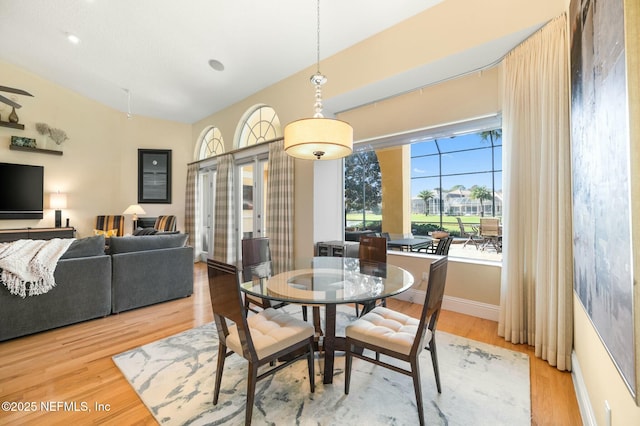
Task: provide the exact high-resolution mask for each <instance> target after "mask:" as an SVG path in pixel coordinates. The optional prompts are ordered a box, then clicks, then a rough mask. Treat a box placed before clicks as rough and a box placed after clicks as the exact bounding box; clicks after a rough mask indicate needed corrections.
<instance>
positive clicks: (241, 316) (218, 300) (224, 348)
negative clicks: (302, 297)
mask: <svg viewBox="0 0 640 426" xmlns="http://www.w3.org/2000/svg"><path fill="white" fill-rule="evenodd" d="M207 270H208V275H209V294H210V297H211V308H212V310H213V318H214V321H215V324H216V328H217V330H218V339H219V344H218V362H217V368H216V378H215V389H214V393H213V405H216V404H217V403H218V397H219V395H220V385H221V383H222V371H223V369H224V363H225V359H226V358H227V357H228V356H230V355H232V354H233V353H236V354H238V355H240V356H242V357H243V358H245V359H246V360H247V361H248V362H249V366H248V378H247V406H246V410H245V425H250V424H251V416H252V413H253V405H254V398H255V389H256V382H257V381H258V380H260V379H262V378H264V377H267V376H268V375H271V374H273V373H275V372H277V371H279V370H281V369H282V368H284V367H286V366H288V365H290V364H291V363H293V362H295V361H297V360H298V359H301V358H303V357H306V358H307V364H308V372H309V382H310V385H311V392H312V393H313V392H315V382H314V349H313V346H314V328H313V326H312V325H311V324H308V323H306V322H304V321H302V320H299V319H297V318H294V317H292V316H290V315H288V314H286V313H284V312H283V311H282V310H275V309H272V308H267V309H265V310H263V311H260V312H259V313H258V314H256V315H251V316H249V317H247V311H246V310H245V309H244V305H243V302H242V297H241V296H240V286H239V285H240V274H239V272H238V270H237V268H236V267H235V266H233V265H228V264H226V263H223V262H219V261H216V260H213V259H209V260H207ZM286 355H289V357H288V360H287V361H286V362H284V363H282V364H280V365H277V366H275V367H273V368H269V369H268V370H267V371H264V372H261V374H260V375H258V368H259V367H261V366H263V365H266V364H271V365H275V362H276V360H277V359H279V358H282V357H283V356H286ZM289 358H290V359H289Z"/></svg>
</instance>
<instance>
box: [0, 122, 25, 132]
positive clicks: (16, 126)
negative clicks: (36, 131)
mask: <svg viewBox="0 0 640 426" xmlns="http://www.w3.org/2000/svg"><path fill="white" fill-rule="evenodd" d="M0 126H1V127H11V128H12V129H20V130H24V124H19V123H11V122H9V121H1V120H0Z"/></svg>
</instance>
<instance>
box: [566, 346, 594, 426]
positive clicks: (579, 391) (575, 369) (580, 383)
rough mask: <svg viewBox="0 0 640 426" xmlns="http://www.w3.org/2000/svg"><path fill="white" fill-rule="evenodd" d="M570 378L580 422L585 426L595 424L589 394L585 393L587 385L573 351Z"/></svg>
mask: <svg viewBox="0 0 640 426" xmlns="http://www.w3.org/2000/svg"><path fill="white" fill-rule="evenodd" d="M571 378H572V379H573V388H574V389H575V391H576V398H577V399H578V408H579V409H580V416H582V424H583V425H585V426H597V425H598V424H597V423H596V417H595V414H594V413H593V407H592V406H591V401H590V400H589V394H588V393H587V386H586V384H585V383H584V378H583V376H582V370H581V369H580V363H579V362H578V357H577V356H576V352H575V351H572V352H571Z"/></svg>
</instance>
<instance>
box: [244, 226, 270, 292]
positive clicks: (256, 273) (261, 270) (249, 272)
mask: <svg viewBox="0 0 640 426" xmlns="http://www.w3.org/2000/svg"><path fill="white" fill-rule="evenodd" d="M242 269H243V271H242V274H243V281H245V282H246V281H250V280H252V279H253V278H269V277H270V276H271V274H272V263H271V250H270V248H269V238H265V237H261V238H245V239H243V240H242Z"/></svg>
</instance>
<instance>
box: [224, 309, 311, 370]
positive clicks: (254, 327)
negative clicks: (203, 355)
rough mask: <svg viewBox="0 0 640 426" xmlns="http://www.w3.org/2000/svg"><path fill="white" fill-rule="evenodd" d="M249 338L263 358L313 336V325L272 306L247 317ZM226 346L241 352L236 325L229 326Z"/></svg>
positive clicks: (259, 355) (260, 357)
mask: <svg viewBox="0 0 640 426" xmlns="http://www.w3.org/2000/svg"><path fill="white" fill-rule="evenodd" d="M247 324H248V325H249V329H250V330H251V339H252V340H253V346H254V347H255V349H256V353H257V354H258V358H259V359H264V358H266V357H268V356H269V355H272V354H274V353H276V352H278V351H281V350H283V349H285V348H288V347H289V346H291V345H293V344H295V343H297V342H300V341H301V340H304V339H308V338H309V337H311V336H313V334H314V328H313V325H311V324H309V323H307V322H305V321H302V320H299V319H297V318H294V317H292V316H291V315H288V314H285V313H284V312H282V311H278V310H275V309H273V308H267V309H265V310H263V311H262V312H260V313H258V314H256V315H251V316H249V317H248V318H247ZM227 346H228V347H229V349H231V350H232V351H234V352H236V353H238V354H242V347H241V345H240V337H239V336H238V329H237V328H236V326H235V325H234V326H232V327H229V335H228V336H227Z"/></svg>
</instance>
